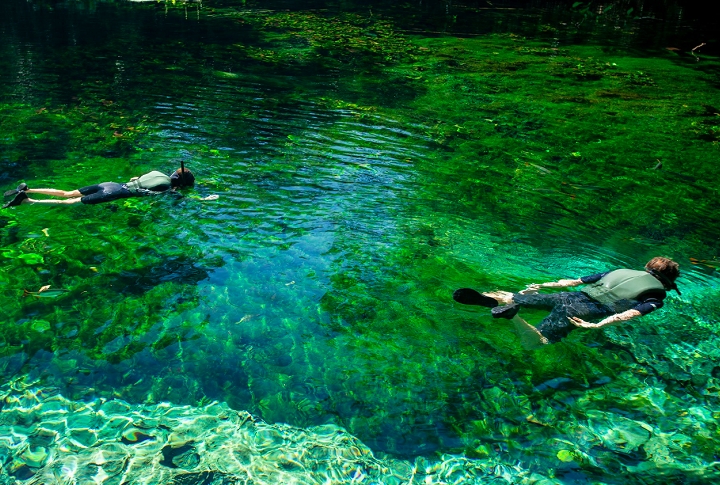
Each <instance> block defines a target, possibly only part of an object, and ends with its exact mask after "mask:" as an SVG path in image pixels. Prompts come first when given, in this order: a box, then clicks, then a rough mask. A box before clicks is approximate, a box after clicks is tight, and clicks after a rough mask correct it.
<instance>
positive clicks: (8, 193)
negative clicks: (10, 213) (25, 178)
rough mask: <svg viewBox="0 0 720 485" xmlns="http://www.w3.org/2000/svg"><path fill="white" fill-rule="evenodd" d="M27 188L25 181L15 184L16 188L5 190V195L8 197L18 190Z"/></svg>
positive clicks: (15, 193)
mask: <svg viewBox="0 0 720 485" xmlns="http://www.w3.org/2000/svg"><path fill="white" fill-rule="evenodd" d="M27 189H28V186H27V184H26V183H22V184H20V185H18V186H17V189H12V190H8V191H7V192H5V197H10V196H11V195H17V194H19V193H20V192H25V191H26V190H27Z"/></svg>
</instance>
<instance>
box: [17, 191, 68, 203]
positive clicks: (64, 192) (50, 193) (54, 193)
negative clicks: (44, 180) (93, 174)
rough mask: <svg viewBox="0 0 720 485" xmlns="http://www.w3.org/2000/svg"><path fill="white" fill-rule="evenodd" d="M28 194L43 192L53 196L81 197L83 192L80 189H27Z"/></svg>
mask: <svg viewBox="0 0 720 485" xmlns="http://www.w3.org/2000/svg"><path fill="white" fill-rule="evenodd" d="M25 193H26V194H43V195H52V196H53V197H65V198H72V197H81V196H82V194H81V193H80V191H79V190H59V189H27V190H26V191H25ZM31 203H32V202H31Z"/></svg>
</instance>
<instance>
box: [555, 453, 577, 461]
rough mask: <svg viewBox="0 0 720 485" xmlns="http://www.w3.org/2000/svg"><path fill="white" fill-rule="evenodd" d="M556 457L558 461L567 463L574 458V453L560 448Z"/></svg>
mask: <svg viewBox="0 0 720 485" xmlns="http://www.w3.org/2000/svg"><path fill="white" fill-rule="evenodd" d="M557 457H558V459H559V460H560V461H562V462H565V463H568V462H571V461H574V460H575V453H573V452H572V451H568V450H560V451H558V452H557Z"/></svg>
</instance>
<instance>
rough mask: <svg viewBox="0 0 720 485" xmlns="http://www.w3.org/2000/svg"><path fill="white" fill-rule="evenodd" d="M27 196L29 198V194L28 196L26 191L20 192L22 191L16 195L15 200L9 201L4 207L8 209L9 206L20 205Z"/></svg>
mask: <svg viewBox="0 0 720 485" xmlns="http://www.w3.org/2000/svg"><path fill="white" fill-rule="evenodd" d="M27 198H28V196H27V194H26V193H25V192H20V193H18V194H17V195H16V196H15V198H14V199H13V200H11V201H10V202H8V203H7V204H5V205H4V206H3V209H7V208H8V207H13V206H16V205H20V204H22V203H23V201H24V200H25V199H27Z"/></svg>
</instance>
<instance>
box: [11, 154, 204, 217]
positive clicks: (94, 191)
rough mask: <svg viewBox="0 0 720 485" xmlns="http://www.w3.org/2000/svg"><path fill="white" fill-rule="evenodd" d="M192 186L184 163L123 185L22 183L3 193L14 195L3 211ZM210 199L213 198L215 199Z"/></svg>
mask: <svg viewBox="0 0 720 485" xmlns="http://www.w3.org/2000/svg"><path fill="white" fill-rule="evenodd" d="M193 185H195V176H194V175H193V173H192V172H191V171H190V170H188V169H187V168H185V166H184V164H183V166H181V167H180V168H179V169H177V170H176V171H174V172H173V173H172V174H171V175H165V174H164V173H162V172H158V171H155V170H154V171H152V172H149V173H146V174H144V175H141V176H140V177H133V178H132V179H130V180H129V181H128V182H126V183H124V184H119V183H116V182H102V183H100V184H96V185H89V186H87V187H82V188H79V189H77V190H59V189H31V188H29V187H28V186H27V185H26V184H24V183H23V184H20V185H19V186H18V188H17V189H15V190H11V191H8V192H6V193H5V195H6V196H9V195H15V197H14V198H13V199H12V200H11V201H10V202H8V203H7V204H5V205H4V206H3V208H6V207H12V206H17V205H21V204H40V205H59V204H62V205H72V204H78V203H82V204H101V203H103V202H111V201H113V200H118V199H126V198H129V197H141V196H146V195H156V194H161V193H165V192H168V191H173V192H174V191H175V190H177V189H179V188H183V187H192V186H193ZM29 194H42V195H49V196H52V197H59V199H31V198H30V197H29ZM214 198H217V197H216V196H215V197H214ZM206 200H209V198H206Z"/></svg>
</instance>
